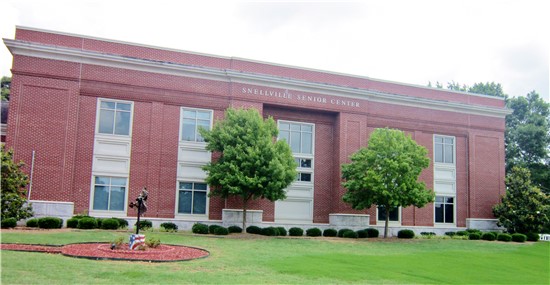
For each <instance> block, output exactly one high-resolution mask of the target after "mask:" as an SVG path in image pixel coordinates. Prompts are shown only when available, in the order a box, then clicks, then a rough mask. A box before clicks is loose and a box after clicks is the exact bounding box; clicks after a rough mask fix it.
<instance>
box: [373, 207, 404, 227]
mask: <svg viewBox="0 0 550 285" xmlns="http://www.w3.org/2000/svg"><path fill="white" fill-rule="evenodd" d="M380 207H383V206H378V205H376V224H377V225H384V224H385V223H386V220H379V219H378V216H379V214H378V213H379V211H380V210H379V209H380ZM396 208H397V213H398V214H397V221H391V220H390V221H388V224H389V225H394V226H395V225H401V220H402V216H401V213H402V208H403V207H396Z"/></svg>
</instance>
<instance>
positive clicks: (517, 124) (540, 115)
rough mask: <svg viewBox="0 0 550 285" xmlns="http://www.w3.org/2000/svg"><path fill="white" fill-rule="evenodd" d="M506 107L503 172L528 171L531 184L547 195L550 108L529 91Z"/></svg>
mask: <svg viewBox="0 0 550 285" xmlns="http://www.w3.org/2000/svg"><path fill="white" fill-rule="evenodd" d="M506 105H507V107H508V108H510V109H512V110H513V113H512V114H511V115H508V116H507V117H506V137H505V138H506V141H505V144H506V170H507V172H510V170H511V169H512V168H513V167H514V166H522V167H526V168H528V169H529V170H530V172H531V175H532V180H533V183H534V184H535V185H536V186H538V187H540V188H542V189H543V191H545V192H546V193H550V189H549V188H550V104H549V103H546V102H544V100H543V99H542V98H541V97H540V96H539V94H537V93H536V92H535V91H533V92H531V93H529V94H527V97H515V98H511V99H509V100H508V102H507V104H506Z"/></svg>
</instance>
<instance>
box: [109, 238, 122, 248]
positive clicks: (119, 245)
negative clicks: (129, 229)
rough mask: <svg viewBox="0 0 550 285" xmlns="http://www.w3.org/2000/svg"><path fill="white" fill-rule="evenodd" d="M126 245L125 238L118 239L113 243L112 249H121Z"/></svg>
mask: <svg viewBox="0 0 550 285" xmlns="http://www.w3.org/2000/svg"><path fill="white" fill-rule="evenodd" d="M122 245H124V237H117V238H116V239H115V240H114V241H113V242H112V243H111V246H112V248H116V249H121V248H122Z"/></svg>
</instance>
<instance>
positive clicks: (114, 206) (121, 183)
mask: <svg viewBox="0 0 550 285" xmlns="http://www.w3.org/2000/svg"><path fill="white" fill-rule="evenodd" d="M126 181H127V179H126V178H125V177H124V178H120V177H107V176H96V177H95V179H94V205H93V209H94V210H100V211H101V210H103V211H124V206H125V205H126Z"/></svg>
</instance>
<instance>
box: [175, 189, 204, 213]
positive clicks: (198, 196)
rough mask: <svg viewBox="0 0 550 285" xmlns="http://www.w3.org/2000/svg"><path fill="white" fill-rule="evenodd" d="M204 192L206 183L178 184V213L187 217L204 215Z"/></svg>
mask: <svg viewBox="0 0 550 285" xmlns="http://www.w3.org/2000/svg"><path fill="white" fill-rule="evenodd" d="M206 192H207V187H206V183H196V182H183V181H182V182H180V183H179V196H178V213H179V214H188V215H205V214H206V194H207V193H206Z"/></svg>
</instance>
